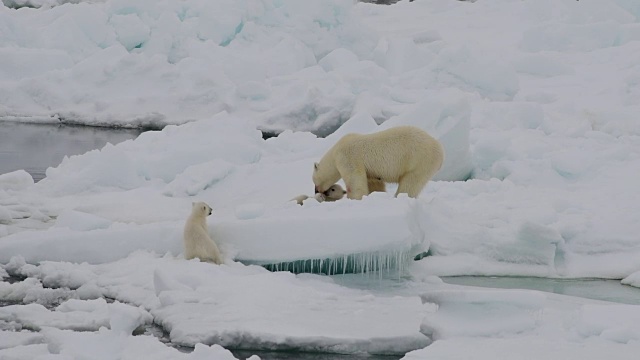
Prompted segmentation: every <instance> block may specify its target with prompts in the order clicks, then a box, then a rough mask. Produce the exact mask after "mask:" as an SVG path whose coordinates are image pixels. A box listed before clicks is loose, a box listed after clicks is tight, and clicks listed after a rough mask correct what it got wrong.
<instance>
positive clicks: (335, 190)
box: [291, 184, 347, 205]
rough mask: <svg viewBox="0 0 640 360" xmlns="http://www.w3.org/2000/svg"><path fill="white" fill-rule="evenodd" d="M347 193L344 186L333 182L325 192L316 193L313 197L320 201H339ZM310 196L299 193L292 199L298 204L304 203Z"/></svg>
mask: <svg viewBox="0 0 640 360" xmlns="http://www.w3.org/2000/svg"><path fill="white" fill-rule="evenodd" d="M346 193H347V192H346V191H345V190H344V189H343V188H342V186H340V184H333V185H331V186H330V187H329V189H327V190H326V191H325V192H324V193H316V194H315V195H314V196H313V198H315V199H316V201H318V202H325V201H338V200H340V199H342V198H343V197H344V194H346ZM308 198H310V196H307V195H298V196H296V197H294V198H293V199H291V201H294V200H295V202H296V203H298V205H302V203H303V202H304V201H305V200H307V199H308Z"/></svg>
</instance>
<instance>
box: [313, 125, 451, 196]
mask: <svg viewBox="0 0 640 360" xmlns="http://www.w3.org/2000/svg"><path fill="white" fill-rule="evenodd" d="M443 162H444V148H443V146H442V144H441V143H440V142H439V141H438V140H436V139H435V138H433V137H432V136H431V135H429V134H427V133H426V132H425V131H423V130H422V129H420V128H417V127H415V126H397V127H393V128H390V129H387V130H383V131H379V132H377V133H373V134H354V133H351V134H347V135H344V136H343V137H342V138H341V139H340V140H338V142H337V143H336V144H335V145H334V146H333V147H331V149H329V150H328V151H327V152H326V154H325V155H324V156H323V157H322V159H321V160H320V162H318V163H315V164H314V169H313V183H314V184H315V186H316V192H320V193H322V192H324V191H326V190H327V189H328V188H329V187H330V186H331V185H332V184H334V183H335V182H336V181H338V180H340V179H341V178H342V179H343V180H344V183H345V184H346V185H347V197H348V198H349V199H357V200H360V199H362V197H363V196H364V195H368V194H370V193H371V192H372V191H385V186H384V183H397V184H398V191H397V192H396V196H398V194H400V193H406V194H408V195H409V196H410V197H412V198H415V197H418V195H419V194H420V192H421V191H422V189H423V188H424V187H425V185H426V184H427V182H429V180H431V178H432V177H433V176H434V175H435V174H436V172H438V170H440V168H441V167H442V163H443Z"/></svg>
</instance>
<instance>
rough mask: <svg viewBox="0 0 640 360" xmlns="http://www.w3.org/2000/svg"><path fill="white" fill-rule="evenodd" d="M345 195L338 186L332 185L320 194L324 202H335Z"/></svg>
mask: <svg viewBox="0 0 640 360" xmlns="http://www.w3.org/2000/svg"><path fill="white" fill-rule="evenodd" d="M346 193H347V192H346V191H345V190H344V189H343V188H342V186H340V184H333V185H331V186H330V187H329V189H327V190H326V191H325V192H323V193H322V194H323V195H324V198H325V201H336V200H340V199H342V198H343V197H344V195H345V194H346Z"/></svg>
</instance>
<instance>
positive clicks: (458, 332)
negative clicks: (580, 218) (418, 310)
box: [403, 286, 640, 360]
mask: <svg viewBox="0 0 640 360" xmlns="http://www.w3.org/2000/svg"><path fill="white" fill-rule="evenodd" d="M436 287H438V286H436ZM439 287H440V289H438V288H436V289H434V290H428V291H426V292H424V293H423V294H422V295H421V298H422V301H423V302H425V303H434V304H437V310H436V311H434V312H429V313H427V316H426V317H425V319H424V322H423V323H422V326H421V331H422V332H423V333H425V334H427V335H429V336H433V337H434V342H433V343H432V344H431V345H430V346H428V347H426V348H424V349H421V350H416V351H413V352H410V353H408V354H406V356H405V357H404V358H403V359H407V360H408V359H431V358H434V357H435V358H440V357H446V358H451V359H465V358H468V356H469V349H471V348H473V349H474V357H477V358H479V359H491V358H504V357H509V356H513V354H517V356H518V357H519V358H522V359H538V358H540V356H550V357H553V358H557V357H562V358H574V357H576V356H578V357H580V358H581V359H594V360H595V359H600V358H602V357H603V356H605V357H606V356H611V355H612V354H615V355H614V356H615V358H616V359H625V360H626V359H634V358H635V356H637V351H638V349H640V345H639V343H638V341H637V336H638V332H637V326H635V325H634V324H637V319H636V317H637V306H634V305H619V304H613V303H608V302H596V301H591V300H585V299H579V298H572V297H567V296H564V295H554V294H548V293H542V292H537V291H525V290H496V289H479V288H473V287H460V286H445V287H442V286H439Z"/></svg>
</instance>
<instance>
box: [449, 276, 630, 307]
mask: <svg viewBox="0 0 640 360" xmlns="http://www.w3.org/2000/svg"><path fill="white" fill-rule="evenodd" d="M442 280H443V281H444V282H446V283H448V284H457V285H466V286H480V287H490V288H499V289H528V290H539V291H545V292H550V293H554V294H562V295H570V296H576V297H581V298H586V299H593V300H604V301H612V302H617V303H622V304H631V305H640V289H638V288H635V287H632V286H627V285H622V284H621V283H620V280H603V279H545V278H530V277H483V276H454V277H443V278H442Z"/></svg>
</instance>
